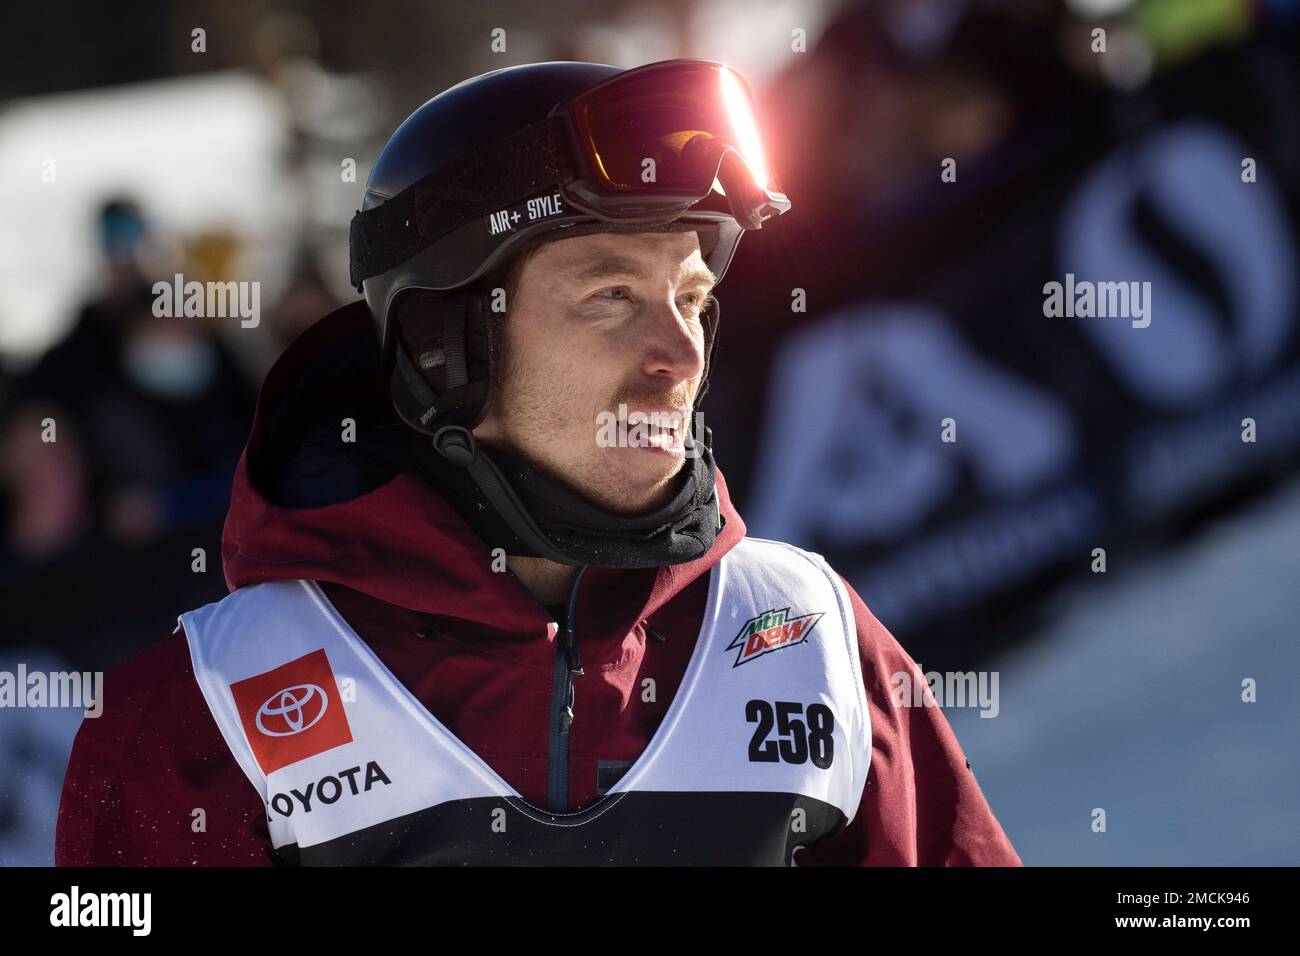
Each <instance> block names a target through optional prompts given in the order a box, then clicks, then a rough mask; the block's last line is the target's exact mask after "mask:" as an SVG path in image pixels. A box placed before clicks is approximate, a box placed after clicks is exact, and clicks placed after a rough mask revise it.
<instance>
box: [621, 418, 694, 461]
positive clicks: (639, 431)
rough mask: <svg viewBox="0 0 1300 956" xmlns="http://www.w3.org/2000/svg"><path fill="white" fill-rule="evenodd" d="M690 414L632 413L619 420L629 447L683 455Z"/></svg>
mask: <svg viewBox="0 0 1300 956" xmlns="http://www.w3.org/2000/svg"><path fill="white" fill-rule="evenodd" d="M688 414H689V412H674V411H657V412H641V413H639V414H638V413H636V412H632V413H630V414H629V415H628V416H627V417H626V418H620V419H619V428H620V430H623V431H624V432H625V434H626V435H627V445H628V446H629V447H632V448H646V449H651V450H657V451H661V452H667V453H669V454H674V455H676V454H682V453H684V451H685V445H684V441H685V437H686V425H687V421H688V419H687V415H688Z"/></svg>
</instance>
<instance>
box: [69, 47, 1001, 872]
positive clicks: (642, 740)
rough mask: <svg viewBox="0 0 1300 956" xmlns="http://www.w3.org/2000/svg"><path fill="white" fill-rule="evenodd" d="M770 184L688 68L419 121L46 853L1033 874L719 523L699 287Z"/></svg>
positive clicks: (84, 760) (706, 294)
mask: <svg viewBox="0 0 1300 956" xmlns="http://www.w3.org/2000/svg"><path fill="white" fill-rule="evenodd" d="M789 205H790V203H789V200H788V199H786V197H785V196H783V195H782V194H781V193H779V192H777V191H776V190H775V188H774V186H773V184H772V182H771V181H770V179H769V174H768V172H767V170H766V169H765V168H764V163H763V159H762V151H761V143H760V142H759V140H758V136H757V125H756V123H755V122H754V118H753V114H752V112H751V105H750V102H749V95H748V91H747V89H746V88H745V86H744V84H743V82H742V81H741V80H740V79H739V77H737V76H736V74H734V73H733V72H731V71H730V70H729V69H727V68H725V67H722V66H721V65H720V64H716V63H710V62H708V61H699V60H687V61H667V62H664V63H657V64H651V65H649V66H646V67H641V68H638V69H635V70H630V71H626V72H624V71H620V70H618V69H617V68H615V67H610V66H603V65H597V64H587V63H542V64H531V65H527V66H520V67H512V68H508V69H504V70H497V71H494V72H492V73H488V74H484V75H483V76H480V77H476V78H474V79H472V80H468V81H466V82H464V83H461V84H460V85H458V86H456V87H453V88H451V89H450V90H448V91H446V92H444V93H443V94H441V95H440V96H438V97H435V98H434V99H432V100H430V101H429V102H428V103H426V104H425V105H424V106H422V107H421V108H420V109H419V110H417V111H416V112H415V113H414V114H412V116H411V117H409V118H408V119H407V120H406V122H405V123H403V124H402V126H401V127H399V129H398V130H397V131H396V132H395V133H394V134H393V137H392V138H391V139H390V141H389V143H388V145H387V146H386V147H385V149H384V152H383V153H382V155H381V156H380V158H379V160H378V162H377V163H376V166H375V168H374V170H373V171H372V174H371V177H370V180H369V182H368V184H367V195H366V202H365V209H364V210H363V211H361V212H359V213H358V215H357V218H356V219H355V220H354V222H353V227H352V267H353V270H352V271H353V280H354V282H355V283H357V284H358V286H359V288H360V289H361V290H362V291H363V292H364V293H365V302H356V303H354V304H353V305H350V306H345V307H344V308H342V309H340V310H338V311H337V312H335V313H333V314H331V315H330V316H327V317H326V318H325V319H323V320H322V321H321V322H319V323H317V324H316V325H315V326H313V327H312V328H311V329H310V330H308V331H307V332H306V333H304V335H303V336H301V337H300V338H299V339H298V340H297V341H296V342H295V343H294V344H293V345H292V346H291V347H290V348H289V349H288V351H287V352H286V353H285V355H284V356H283V357H282V358H281V359H280V360H279V361H278V362H277V364H276V366H275V367H274V368H273V369H272V370H271V371H270V373H269V374H268V375H267V378H266V382H265V384H264V386H263V389H262V395H261V398H260V400H259V405H258V411H257V415H256V418H255V421H254V425H253V432H252V436H251V437H250V439H249V443H248V447H247V449H246V451H245V454H244V457H243V460H242V461H241V464H240V468H239V471H238V474H237V477H236V482H235V489H234V494H233V497H232V502H231V510H230V514H229V518H228V520H227V524H226V529H225V534H224V537H223V559H224V566H225V574H226V580H227V583H228V584H229V585H230V587H231V588H232V593H231V594H230V595H229V596H228V597H226V598H225V599H224V600H222V601H220V602H217V603H216V604H212V605H209V606H207V607H205V608H202V609H200V610H198V611H194V612H190V613H188V614H184V615H182V616H181V625H182V627H181V628H180V629H179V633H177V634H176V635H175V636H173V637H172V638H171V639H170V640H169V641H166V642H164V643H163V644H160V645H158V646H157V647H155V648H154V649H152V650H150V651H148V652H146V653H145V654H142V655H141V656H140V657H138V658H136V659H135V660H133V661H130V662H128V663H127V664H125V665H123V666H122V667H120V668H118V669H117V670H116V671H114V672H112V673H111V674H110V675H109V676H108V677H107V680H106V687H105V710H106V713H105V716H104V717H103V718H101V720H100V721H96V722H87V724H86V725H85V727H84V728H83V730H82V731H81V733H80V734H79V736H78V740H77V743H76V747H75V750H74V753H73V756H72V760H71V764H70V767H69V771H68V778H67V782H66V784H65V790H64V797H63V802H62V806H61V812H60V829H59V835H58V849H57V861H58V862H59V863H112V862H118V863H199V864H219V863H227V864H229V863H249V864H260V863H269V862H279V863H298V864H311V865H330V864H374V863H387V864H392V863H405V864H411V863H417V864H453V863H454V864H464V863H479V864H524V863H541V864H615V865H637V864H651V865H654V864H665V863H683V864H691V863H694V864H711V863H712V864H744V865H754V864H763V865H790V864H791V863H795V864H798V865H815V864H848V865H873V864H923V865H929V864H1012V865H1014V864H1019V862H1020V861H1019V858H1018V857H1017V855H1016V853H1015V851H1014V849H1013V848H1012V847H1011V844H1010V842H1009V841H1008V840H1007V838H1006V836H1005V834H1004V833H1003V831H1002V829H1001V827H1000V826H999V825H998V823H997V821H996V820H995V819H994V817H993V815H992V813H991V811H990V810H989V808H988V805H987V804H986V802H985V800H984V798H983V795H982V794H981V793H980V790H979V787H978V785H977V784H976V782H975V778H974V776H973V775H972V774H971V772H970V770H969V768H968V767H967V766H966V762H965V758H964V756H963V755H962V752H961V749H960V747H959V746H958V744H957V741H956V740H955V738H954V737H953V735H952V732H951V730H950V729H949V727H948V725H947V723H946V721H945V720H944V717H943V715H942V713H941V712H940V711H939V710H938V709H937V708H933V707H926V708H916V709H909V708H904V707H897V708H896V707H895V706H894V705H893V704H892V703H891V702H890V689H891V675H893V674H896V673H898V672H900V671H906V672H908V673H913V674H914V673H916V670H917V669H916V665H915V664H914V663H913V662H912V661H911V659H910V658H909V657H908V656H907V654H906V653H905V652H904V651H903V650H902V649H901V648H900V647H899V646H898V644H897V643H896V642H895V641H894V640H893V638H892V637H891V636H890V635H889V633H888V632H887V631H886V630H885V628H884V627H882V626H881V624H880V623H879V622H878V621H877V620H876V619H875V618H874V617H873V616H872V615H871V613H870V611H868V609H867V607H866V605H865V604H863V603H862V601H861V599H860V598H859V597H858V596H857V595H856V594H854V593H853V591H852V589H851V588H850V587H849V586H848V585H847V583H846V582H844V580H843V579H842V578H840V576H839V575H838V574H836V573H834V572H833V571H832V570H831V569H830V568H829V567H828V566H827V565H826V563H825V562H824V561H823V560H822V559H821V558H820V557H819V556H817V555H813V554H809V553H807V552H804V551H801V550H799V549H797V548H794V547H791V546H789V545H785V544H781V543H779V542H770V541H762V540H757V539H750V538H746V537H745V531H744V524H743V522H742V520H741V518H740V516H739V515H738V514H737V513H736V511H735V509H734V508H733V507H732V505H731V503H730V501H729V499H728V497H727V493H726V484H725V482H724V480H723V478H722V474H721V472H719V471H718V470H717V469H716V467H715V464H714V461H713V457H712V451H711V432H710V430H709V429H708V428H706V427H704V426H703V424H702V422H701V421H700V420H699V418H698V417H695V416H693V415H692V414H691V413H693V412H696V411H697V410H698V406H699V403H700V399H701V397H702V395H703V394H704V390H705V386H706V384H707V378H708V373H709V364H710V361H711V357H712V352H713V344H714V341H715V335H714V334H715V332H716V328H717V321H718V308H717V302H716V300H715V299H714V298H713V297H712V295H711V290H712V288H713V286H714V285H715V284H716V283H717V281H720V280H721V278H722V276H723V273H724V272H725V270H726V267H727V264H728V262H729V261H730V259H731V256H732V253H733V252H734V251H735V248H736V245H737V243H738V241H739V238H740V235H741V234H742V233H743V231H744V230H745V229H747V228H758V227H759V226H760V225H761V223H762V222H763V221H764V220H765V219H767V218H770V217H771V216H772V215H776V214H780V213H781V212H783V211H784V210H786V209H788V208H789ZM502 306H504V307H502ZM372 317H373V318H372ZM372 323H375V324H372ZM376 324H377V328H376ZM377 332H378V334H377ZM651 414H653V415H655V416H656V418H655V422H654V427H653V428H651V429H650V430H649V433H648V434H647V433H646V429H645V427H644V424H645V423H644V421H643V416H646V415H651ZM250 783H251V784H252V787H251V788H250V787H249V784H250Z"/></svg>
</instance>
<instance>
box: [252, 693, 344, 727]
mask: <svg viewBox="0 0 1300 956" xmlns="http://www.w3.org/2000/svg"><path fill="white" fill-rule="evenodd" d="M329 703H330V699H329V695H328V694H326V693H325V691H324V690H322V689H321V688H320V687H319V686H318V685H316V684H295V685H294V686H292V687H286V688H285V689H284V690H281V691H276V692H275V693H274V694H272V695H271V696H270V697H269V698H267V700H266V703H264V704H262V706H261V707H259V708H258V709H257V729H258V730H260V731H261V732H262V733H264V734H266V736H268V737H292V736H293V735H294V734H300V733H302V732H303V731H304V730H310V729H311V728H312V727H314V726H316V724H317V723H319V722H320V719H321V718H322V717H324V716H325V711H326V709H327V708H328V707H329ZM268 724H269V726H268ZM272 728H275V729H272Z"/></svg>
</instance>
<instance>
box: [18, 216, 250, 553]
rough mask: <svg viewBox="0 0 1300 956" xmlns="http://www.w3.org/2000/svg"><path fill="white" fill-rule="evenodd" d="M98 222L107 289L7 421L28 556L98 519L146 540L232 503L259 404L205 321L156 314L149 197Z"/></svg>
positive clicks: (36, 370)
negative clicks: (144, 204) (145, 206)
mask: <svg viewBox="0 0 1300 956" xmlns="http://www.w3.org/2000/svg"><path fill="white" fill-rule="evenodd" d="M99 226H100V241H101V247H102V251H103V254H104V257H105V273H104V285H103V291H102V292H101V293H100V295H99V296H98V297H96V298H95V299H94V300H93V301H91V302H90V303H88V304H87V305H86V306H85V307H84V308H83V309H82V311H81V313H80V315H79V316H78V319H77V321H76V322H75V324H74V325H73V327H72V330H71V331H70V332H69V333H68V335H67V336H66V337H65V338H64V339H63V340H62V341H61V342H59V343H58V344H57V345H55V346H54V347H53V348H52V349H51V350H50V351H49V352H48V353H46V355H44V356H43V357H42V358H41V359H40V360H39V361H38V362H37V363H36V365H35V366H34V367H33V368H32V369H30V370H29V371H28V372H27V373H26V374H25V375H23V376H22V377H21V378H20V379H19V380H18V381H17V382H16V383H15V384H14V387H13V390H12V395H11V401H10V406H11V412H10V414H9V415H7V416H6V423H5V427H4V430H3V433H2V434H0V480H3V482H4V483H5V485H6V486H7V488H8V493H9V497H10V502H9V505H10V514H9V516H8V532H7V535H6V537H7V544H8V548H9V550H10V552H11V558H12V559H14V560H18V561H45V560H50V559H52V558H55V557H57V556H58V555H60V554H61V553H64V552H65V551H66V550H67V549H68V548H69V547H71V546H72V545H74V544H75V543H76V542H77V541H78V540H80V539H81V537H82V536H83V535H84V534H85V533H87V532H88V531H90V530H100V531H103V532H106V533H107V534H108V535H109V536H110V537H111V538H112V539H113V540H115V541H118V542H121V543H130V544H137V543H142V542H147V541H150V540H153V539H154V538H156V537H157V536H158V535H159V534H161V533H163V532H165V531H167V530H170V529H173V528H178V527H184V526H186V525H188V524H192V523H194V522H196V521H201V520H203V519H205V518H209V517H211V516H213V515H216V514H219V513H221V512H222V511H223V510H224V508H225V505H226V503H227V500H228V495H229V483H230V479H231V476H232V475H233V471H234V465H235V462H236V461H237V460H238V457H239V454H240V451H241V450H242V448H243V442H244V438H245V435H246V429H247V424H248V422H249V421H250V420H251V416H252V409H253V391H252V388H251V385H250V383H249V382H248V381H247V380H246V378H245V376H244V375H243V374H242V372H241V371H240V369H239V368H238V367H237V365H236V364H235V362H234V361H233V359H232V357H231V355H230V354H229V352H228V350H227V349H226V348H225V346H224V345H223V344H222V342H221V341H220V339H219V338H218V336H217V335H216V334H215V333H214V331H213V330H212V329H211V328H209V327H208V326H207V325H206V324H205V322H206V320H202V319H193V318H159V317H157V316H155V315H154V314H153V304H154V296H153V293H152V289H151V285H150V283H149V281H148V279H147V278H146V276H145V272H144V267H143V265H142V263H143V259H144V242H145V239H146V237H147V235H148V229H147V226H146V224H145V221H144V218H143V216H142V215H141V213H140V211H139V209H138V207H137V206H136V205H135V204H134V203H133V202H131V201H130V200H127V199H114V200H112V201H110V202H108V203H106V204H105V205H104V207H103V209H102V210H101V212H100V215H99ZM51 438H53V439H54V440H53V441H51V440H50V439H51Z"/></svg>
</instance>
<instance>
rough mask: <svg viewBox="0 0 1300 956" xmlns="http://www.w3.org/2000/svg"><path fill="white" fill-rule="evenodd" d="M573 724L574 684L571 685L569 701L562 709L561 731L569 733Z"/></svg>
mask: <svg viewBox="0 0 1300 956" xmlns="http://www.w3.org/2000/svg"><path fill="white" fill-rule="evenodd" d="M572 726H573V685H572V684H570V685H569V702H568V703H567V704H566V705H565V706H564V710H562V711H560V733H562V734H567V733H568V732H569V728H570V727H572Z"/></svg>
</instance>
